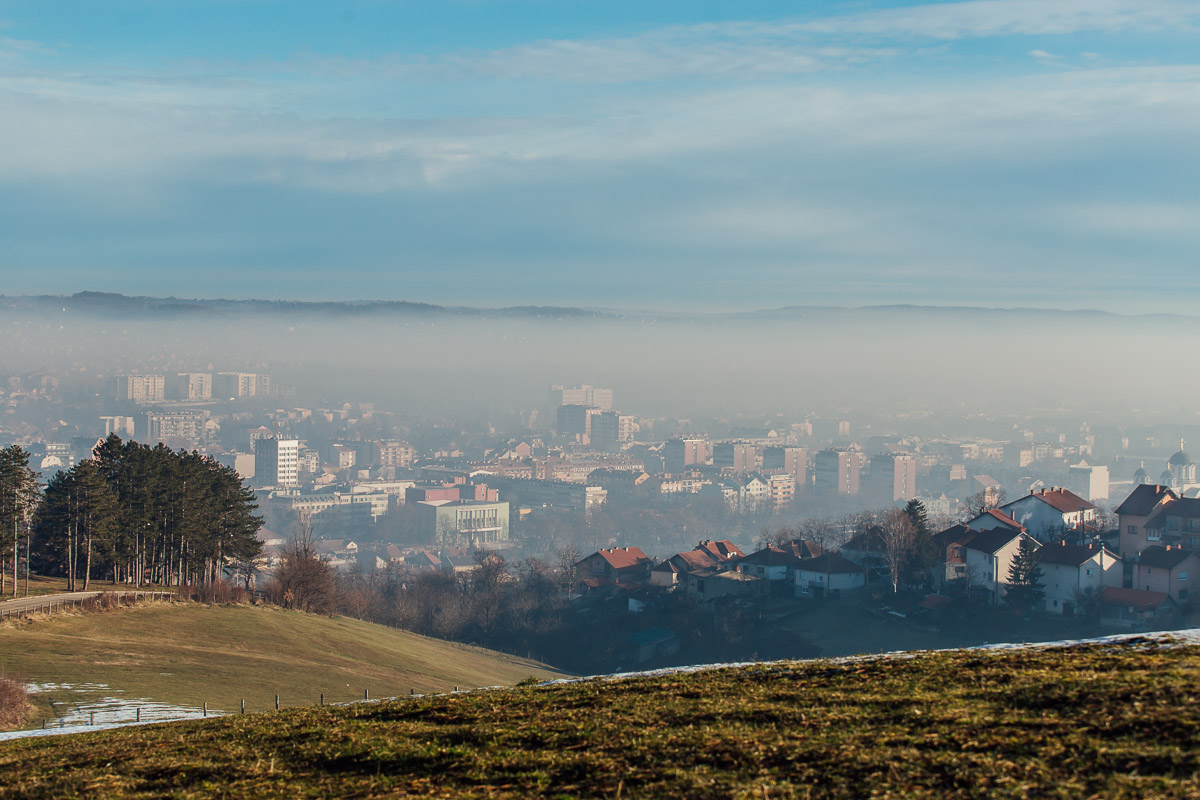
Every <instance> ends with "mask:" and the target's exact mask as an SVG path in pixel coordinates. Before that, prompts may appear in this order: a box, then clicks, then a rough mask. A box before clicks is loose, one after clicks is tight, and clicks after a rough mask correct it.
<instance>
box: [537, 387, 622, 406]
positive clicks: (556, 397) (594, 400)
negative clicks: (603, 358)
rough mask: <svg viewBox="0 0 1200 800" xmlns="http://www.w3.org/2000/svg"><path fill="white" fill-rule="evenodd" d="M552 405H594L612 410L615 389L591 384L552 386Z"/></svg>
mask: <svg viewBox="0 0 1200 800" xmlns="http://www.w3.org/2000/svg"><path fill="white" fill-rule="evenodd" d="M550 405H552V406H594V407H595V408H598V409H600V410H601V411H612V407H613V390H612V389H601V388H599V387H597V386H592V385H591V384H587V383H585V384H583V385H582V386H559V385H555V386H551V387H550Z"/></svg>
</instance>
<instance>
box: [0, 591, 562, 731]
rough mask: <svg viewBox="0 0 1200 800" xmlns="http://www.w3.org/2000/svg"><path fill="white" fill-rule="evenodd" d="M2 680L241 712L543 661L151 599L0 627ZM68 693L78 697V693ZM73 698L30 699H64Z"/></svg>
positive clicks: (394, 691) (460, 682) (43, 698)
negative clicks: (92, 688)
mask: <svg viewBox="0 0 1200 800" xmlns="http://www.w3.org/2000/svg"><path fill="white" fill-rule="evenodd" d="M0 675H7V676H13V677H18V678H20V679H23V680H26V681H31V682H36V683H42V684H45V683H51V684H67V685H70V686H74V687H80V686H81V685H82V684H101V685H102V686H105V687H109V688H111V689H114V690H117V691H118V692H121V693H123V694H125V695H127V696H130V697H136V698H145V699H150V700H156V701H159V702H164V703H171V704H176V705H186V706H193V707H198V706H200V705H201V704H202V703H208V704H209V707H210V708H212V709H225V710H235V709H238V708H239V707H240V701H241V700H242V699H243V698H244V699H245V700H246V707H247V710H265V709H273V708H274V697H275V695H276V694H278V695H279V696H280V704H281V705H284V706H294V705H309V704H313V703H317V702H318V700H319V698H320V694H321V693H322V692H324V693H325V699H326V701H327V702H338V701H348V700H353V699H361V698H362V696H363V690H364V689H368V690H369V691H370V693H371V696H373V697H383V696H395V695H408V694H409V692H410V691H413V690H415V691H416V692H418V693H420V692H431V691H445V690H449V689H452V688H453V687H454V686H456V685H457V686H461V687H464V688H466V687H477V686H494V685H505V684H513V683H516V682H517V681H520V680H522V679H524V678H527V677H529V676H531V675H533V676H538V677H554V676H556V673H554V672H553V671H552V670H549V669H547V668H546V667H545V666H544V665H541V664H537V663H535V662H531V661H526V660H524V659H518V658H513V657H509V656H506V655H504V654H502V653H496V652H493V651H489V650H483V649H481V648H475V647H467V646H463V645H456V644H452V643H449V642H444V641H440V640H437V639H429V638H426V637H423V636H417V635H415V634H411V633H407V632H404V631H398V630H393V629H391V628H386V627H383V626H380V625H372V624H371V623H367V622H359V621H356V620H351V619H346V618H342V617H334V618H328V617H319V616H309V615H306V614H301V613H298V612H292V611H284V610H282V609H278V608H273V607H264V606H204V605H195V604H173V603H151V604H146V605H141V606H136V607H133V608H124V609H117V610H114V611H110V612H104V613H94V614H76V615H69V616H55V617H49V618H44V619H42V620H39V621H37V622H34V623H31V624H16V625H14V624H5V625H2V626H0ZM74 691H75V692H85V693H86V692H87V691H89V690H88V688H87V687H82V688H77V689H75V690H74ZM71 693H72V690H67V689H59V690H55V691H53V692H51V693H50V694H49V695H35V700H37V701H39V702H40V703H41V708H39V712H40V713H39V714H38V716H37V720H38V721H39V724H40V720H41V718H42V717H43V716H53V713H51V711H50V709H49V708H48V707H47V700H55V701H56V702H57V703H59V704H60V706H61V705H62V704H69V703H71V702H74V701H73V699H72V697H71Z"/></svg>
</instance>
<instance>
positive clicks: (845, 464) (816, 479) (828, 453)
mask: <svg viewBox="0 0 1200 800" xmlns="http://www.w3.org/2000/svg"><path fill="white" fill-rule="evenodd" d="M863 461H864V456H863V454H862V452H860V451H858V450H845V449H837V450H822V451H821V452H819V453H817V455H816V458H814V459H813V488H814V489H815V490H816V491H818V492H823V493H826V494H858V489H859V479H860V475H861V473H862V466H863Z"/></svg>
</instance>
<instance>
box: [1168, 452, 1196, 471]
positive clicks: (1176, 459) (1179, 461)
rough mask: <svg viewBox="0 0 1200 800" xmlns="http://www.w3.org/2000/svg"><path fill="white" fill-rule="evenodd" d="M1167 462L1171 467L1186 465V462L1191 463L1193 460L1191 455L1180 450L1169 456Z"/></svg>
mask: <svg viewBox="0 0 1200 800" xmlns="http://www.w3.org/2000/svg"><path fill="white" fill-rule="evenodd" d="M1167 463H1168V464H1170V465H1171V466H1172V467H1186V466H1187V465H1188V464H1191V463H1193V462H1192V459H1191V456H1189V455H1188V454H1187V453H1185V452H1183V451H1182V450H1180V451H1179V452H1178V453H1176V454H1175V455H1173V456H1171V460H1170V461H1168V462H1167Z"/></svg>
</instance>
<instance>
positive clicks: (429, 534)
mask: <svg viewBox="0 0 1200 800" xmlns="http://www.w3.org/2000/svg"><path fill="white" fill-rule="evenodd" d="M415 508H416V509H417V539H418V542H419V543H420V544H436V545H437V546H438V547H441V548H446V547H468V548H475V547H486V546H489V545H498V544H503V543H505V542H507V541H508V536H509V527H508V526H509V506H508V503H506V502H488V501H486V500H426V501H420V502H417V503H416V504H415Z"/></svg>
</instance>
